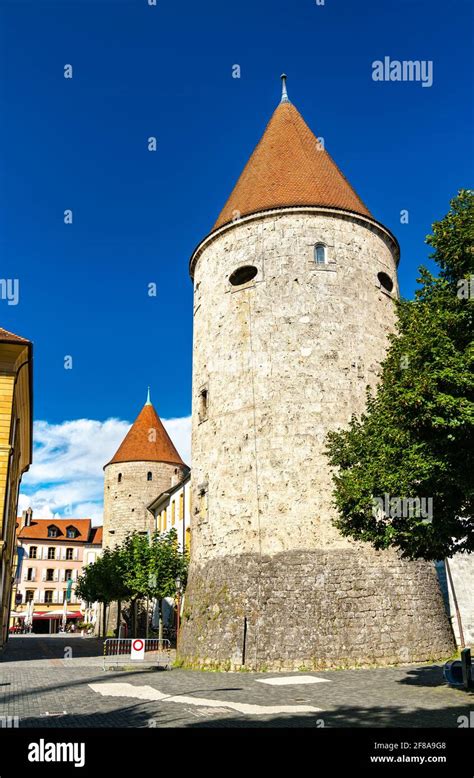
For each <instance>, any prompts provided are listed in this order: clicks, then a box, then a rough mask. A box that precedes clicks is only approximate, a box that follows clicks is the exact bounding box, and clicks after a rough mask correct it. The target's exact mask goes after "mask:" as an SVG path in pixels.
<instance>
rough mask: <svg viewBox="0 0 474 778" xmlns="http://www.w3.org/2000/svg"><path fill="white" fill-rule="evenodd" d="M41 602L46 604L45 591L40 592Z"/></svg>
mask: <svg viewBox="0 0 474 778" xmlns="http://www.w3.org/2000/svg"><path fill="white" fill-rule="evenodd" d="M39 601H40V602H44V591H43V590H41V591H40V600H39Z"/></svg>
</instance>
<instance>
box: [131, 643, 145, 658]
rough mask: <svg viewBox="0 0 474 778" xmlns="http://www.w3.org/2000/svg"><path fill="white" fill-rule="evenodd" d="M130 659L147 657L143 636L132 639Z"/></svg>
mask: <svg viewBox="0 0 474 778" xmlns="http://www.w3.org/2000/svg"><path fill="white" fill-rule="evenodd" d="M130 659H134V660H138V661H140V660H143V659H145V641H144V640H142V639H141V638H135V639H134V640H132V647H131V649H130Z"/></svg>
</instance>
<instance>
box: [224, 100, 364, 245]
mask: <svg viewBox="0 0 474 778" xmlns="http://www.w3.org/2000/svg"><path fill="white" fill-rule="evenodd" d="M293 205H310V206H311V205H313V206H318V205H320V206H325V207H331V208H341V209H343V210H345V211H352V212H355V213H359V214H362V215H363V216H369V217H371V216H372V215H371V213H370V211H369V210H368V209H367V208H366V207H365V205H364V203H363V202H362V200H361V199H360V197H359V196H358V195H357V194H356V192H355V191H354V189H353V188H352V187H351V185H350V184H349V182H348V181H347V180H346V178H345V177H344V175H343V174H342V173H341V171H340V170H339V168H338V167H337V165H336V163H335V162H334V161H333V160H332V158H331V157H330V155H329V154H328V152H327V151H325V150H324V149H322V148H321V147H320V144H319V142H318V140H317V138H316V137H315V136H314V135H313V133H312V132H311V130H310V129H309V127H308V125H307V124H306V122H305V121H304V119H303V117H302V116H301V114H300V113H299V112H298V111H297V109H296V108H295V106H294V105H292V103H290V102H281V103H280V104H279V105H278V107H277V109H276V110H275V112H274V114H273V116H272V118H271V119H270V121H269V123H268V125H267V128H266V130H265V132H264V134H263V136H262V138H261V140H260V142H259V143H258V145H257V147H256V149H255V151H254V152H253V154H252V156H251V157H250V159H249V161H248V162H247V165H246V166H245V168H244V170H243V172H242V174H241V176H240V178H239V180H238V181H237V183H236V185H235V187H234V190H233V192H232V194H231V195H230V197H229V199H228V200H227V202H226V204H225V206H224V208H223V209H222V211H221V213H220V216H219V218H218V219H217V221H216V223H215V225H214V227H213V230H215V229H217V228H218V227H222V225H224V224H227V223H228V222H231V221H232V220H233V219H235V215H236V212H237V214H238V215H239V216H247V215H249V214H251V213H257V212H258V211H266V210H269V209H272V208H282V207H285V206H287V207H288V206H293Z"/></svg>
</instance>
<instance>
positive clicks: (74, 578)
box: [72, 570, 77, 581]
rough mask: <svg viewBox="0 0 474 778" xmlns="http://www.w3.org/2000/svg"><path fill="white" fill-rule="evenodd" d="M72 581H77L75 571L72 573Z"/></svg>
mask: <svg viewBox="0 0 474 778" xmlns="http://www.w3.org/2000/svg"><path fill="white" fill-rule="evenodd" d="M72 580H73V581H77V570H73V571H72Z"/></svg>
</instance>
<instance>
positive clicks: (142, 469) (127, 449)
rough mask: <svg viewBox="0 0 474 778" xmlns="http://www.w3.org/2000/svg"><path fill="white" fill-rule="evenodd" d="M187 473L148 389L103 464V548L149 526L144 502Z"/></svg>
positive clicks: (111, 545)
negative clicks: (130, 423) (145, 398)
mask: <svg viewBox="0 0 474 778" xmlns="http://www.w3.org/2000/svg"><path fill="white" fill-rule="evenodd" d="M188 472H189V468H188V467H187V466H186V465H185V464H184V462H183V460H182V459H181V457H180V455H179V454H178V452H177V450H176V448H175V447H174V445H173V442H172V440H171V438H170V437H169V435H168V433H167V432H166V430H165V428H164V427H163V424H162V422H161V420H160V418H159V416H158V414H157V412H156V411H155V409H154V407H153V405H152V404H151V400H150V393H149V392H148V398H147V401H146V403H145V405H144V406H143V408H142V410H141V411H140V413H139V415H138V417H137V418H136V419H135V421H134V423H133V425H132V426H131V428H130V430H129V431H128V433H127V435H126V436H125V438H124V440H123V442H122V443H121V445H120V446H119V448H118V450H117V452H116V454H115V455H114V456H113V457H112V459H111V460H110V462H109V463H108V464H107V465H105V467H104V541H103V543H104V548H111V547H113V546H115V545H117V544H119V543H121V542H122V540H124V538H125V536H126V535H127V534H128V533H129V532H134V531H138V532H145V531H146V530H148V529H152V524H151V521H152V516H151V514H150V512H149V511H148V510H147V505H149V504H150V503H151V501H152V500H153V499H154V498H155V497H157V496H158V495H159V494H160V493H161V492H164V491H166V489H169V488H170V486H174V485H175V484H177V483H178V482H179V481H181V480H182V478H184V476H185V475H186V474H187V473H188Z"/></svg>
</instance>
